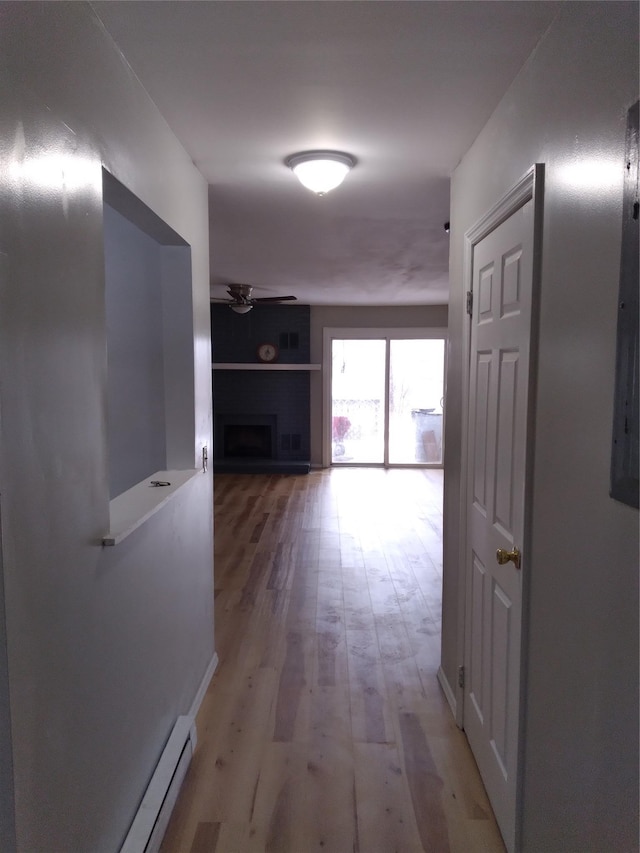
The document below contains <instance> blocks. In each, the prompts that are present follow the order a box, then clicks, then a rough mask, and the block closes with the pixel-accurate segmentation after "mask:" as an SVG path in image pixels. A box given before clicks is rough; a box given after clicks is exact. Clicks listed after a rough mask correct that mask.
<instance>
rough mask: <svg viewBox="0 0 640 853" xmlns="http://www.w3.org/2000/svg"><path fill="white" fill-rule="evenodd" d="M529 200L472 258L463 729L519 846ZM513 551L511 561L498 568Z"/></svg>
mask: <svg viewBox="0 0 640 853" xmlns="http://www.w3.org/2000/svg"><path fill="white" fill-rule="evenodd" d="M533 221H534V217H533V200H530V201H528V202H527V203H526V204H525V205H524V206H523V207H520V208H519V209H518V210H516V211H515V213H513V214H512V215H511V216H510V217H509V218H508V219H507V220H506V221H505V222H503V223H502V224H501V225H499V226H498V227H497V228H496V229H495V230H493V231H492V232H491V233H490V234H488V235H487V236H486V237H485V238H484V239H483V240H481V241H480V242H479V243H478V244H477V245H476V246H475V248H474V253H473V303H472V304H473V308H472V319H471V349H470V366H469V372H470V385H469V436H468V445H467V447H468V459H467V476H468V480H467V501H468V504H467V540H466V542H467V545H466V566H467V599H466V600H467V614H466V643H465V697H464V728H465V730H466V733H467V737H468V738H469V742H470V744H471V748H472V750H473V753H474V755H475V758H476V761H477V763H478V767H479V768H480V773H481V775H482V778H483V781H484V784H485V787H486V789H487V793H488V795H489V799H490V800H491V804H492V806H493V809H494V812H495V815H496V818H497V821H498V825H499V826H500V830H501V832H502V835H503V838H504V841H505V843H506V846H507V849H508V850H509V851H513V849H514V845H515V810H516V775H517V763H518V714H519V692H520V633H521V611H522V572H523V571H526V557H527V555H526V553H524V554H521V556H520V559H518V554H517V552H521V551H522V546H523V538H524V534H525V468H526V445H527V409H528V397H529V393H528V392H529V350H530V337H531V298H532V286H533V274H532V267H533V264H532V255H533ZM499 549H501V550H502V552H504V553H502V554H500V555H499V556H500V558H501V559H505V558H507V556H508V555H509V554H511V557H510V559H509V560H508V562H505V563H503V564H500V563H499V562H498V552H499Z"/></svg>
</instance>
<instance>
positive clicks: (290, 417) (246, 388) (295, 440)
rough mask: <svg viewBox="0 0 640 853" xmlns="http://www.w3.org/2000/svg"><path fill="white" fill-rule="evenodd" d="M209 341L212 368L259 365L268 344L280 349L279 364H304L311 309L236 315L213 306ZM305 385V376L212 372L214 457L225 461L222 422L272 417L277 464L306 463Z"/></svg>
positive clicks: (273, 309)
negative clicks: (262, 349) (220, 364)
mask: <svg viewBox="0 0 640 853" xmlns="http://www.w3.org/2000/svg"><path fill="white" fill-rule="evenodd" d="M211 338H212V348H213V360H214V362H231V363H243V364H252V363H256V364H257V363H258V358H257V356H256V350H257V348H258V346H259V345H260V344H263V343H272V344H276V346H278V347H279V348H280V353H279V357H278V363H280V364H308V363H309V355H310V309H309V306H308V305H267V306H256V307H255V308H254V309H253V310H252V311H251V312H250V313H249V314H235V313H234V312H233V311H231V310H230V309H229V307H228V306H226V305H216V304H212V305H211ZM296 344H297V346H295V345H296ZM292 345H293V346H292ZM309 385H310V383H309V372H308V371H307V370H301V371H297V370H284V371H278V370H273V371H272V370H256V371H252V370H214V371H213V414H214V457H215V458H216V459H220V458H221V457H222V455H223V453H222V429H221V422H222V420H228V417H229V416H230V415H237V416H240V417H242V416H247V415H251V416H254V415H274V416H275V419H276V436H275V454H276V456H275V458H276V460H278V461H298V460H302V461H307V460H309V459H310V455H311V447H310V414H309V411H310V396H309Z"/></svg>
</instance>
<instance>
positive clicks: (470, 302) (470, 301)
mask: <svg viewBox="0 0 640 853" xmlns="http://www.w3.org/2000/svg"><path fill="white" fill-rule="evenodd" d="M467 314H468V315H469V316H470V317H471V315H472V314H473V291H472V290H467Z"/></svg>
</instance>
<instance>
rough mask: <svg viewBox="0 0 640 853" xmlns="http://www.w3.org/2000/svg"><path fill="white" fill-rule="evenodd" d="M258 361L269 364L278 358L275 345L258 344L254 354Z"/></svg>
mask: <svg viewBox="0 0 640 853" xmlns="http://www.w3.org/2000/svg"><path fill="white" fill-rule="evenodd" d="M256 354H257V356H258V360H259V361H261V362H263V363H264V364H271V363H272V362H274V361H275V360H276V359H277V358H278V354H279V352H278V347H277V346H276V345H275V344H260V346H259V347H258V349H257V352H256Z"/></svg>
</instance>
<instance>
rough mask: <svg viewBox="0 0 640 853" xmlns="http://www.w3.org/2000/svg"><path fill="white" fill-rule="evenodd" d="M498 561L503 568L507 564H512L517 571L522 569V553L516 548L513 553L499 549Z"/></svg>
mask: <svg viewBox="0 0 640 853" xmlns="http://www.w3.org/2000/svg"><path fill="white" fill-rule="evenodd" d="M496 560H497V561H498V562H499V563H500V565H501V566H504V564H505V563H508V562H512V563H513V565H514V566H515V567H516V569H519V568H520V551H519V550H518V549H517V548H514V549H513V551H505V550H504V548H498V550H497V551H496Z"/></svg>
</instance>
